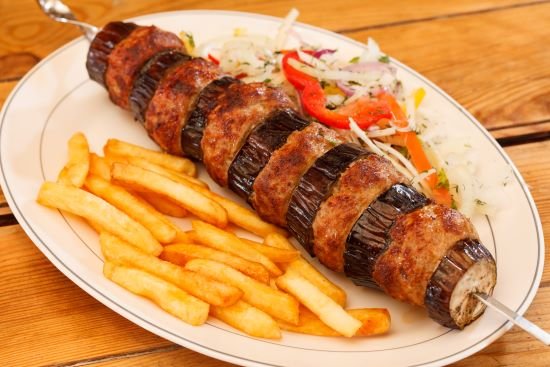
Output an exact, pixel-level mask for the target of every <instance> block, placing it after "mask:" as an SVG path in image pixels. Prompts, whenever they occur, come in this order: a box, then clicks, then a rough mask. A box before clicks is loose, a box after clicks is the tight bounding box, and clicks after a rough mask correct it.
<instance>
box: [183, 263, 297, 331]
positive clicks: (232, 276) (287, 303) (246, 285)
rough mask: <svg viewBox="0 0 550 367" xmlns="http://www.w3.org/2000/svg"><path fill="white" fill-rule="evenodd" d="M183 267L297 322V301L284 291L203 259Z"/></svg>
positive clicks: (291, 321)
mask: <svg viewBox="0 0 550 367" xmlns="http://www.w3.org/2000/svg"><path fill="white" fill-rule="evenodd" d="M185 268H186V269H188V270H191V271H196V272H198V273H201V274H204V275H207V276H210V277H212V278H214V279H217V280H219V281H220V282H224V283H227V284H231V285H232V286H234V287H237V288H239V289H241V290H242V291H243V292H244V295H243V298H242V299H243V301H245V302H248V303H250V304H251V305H252V306H254V307H257V308H259V309H260V310H262V311H264V312H265V313H267V314H269V315H271V316H273V317H275V318H277V319H281V320H284V321H286V322H288V323H291V324H297V323H298V305H299V304H298V301H296V299H295V298H294V297H292V296H290V295H288V294H286V293H283V292H281V291H278V290H276V289H273V288H271V287H270V286H269V285H266V284H264V283H260V282H258V281H257V280H255V279H252V278H251V277H249V276H246V275H244V274H243V273H241V272H240V271H238V270H235V269H233V268H232V267H230V266H228V265H225V264H222V263H219V262H216V261H212V260H205V259H195V260H191V261H189V262H188V263H187V264H186V265H185Z"/></svg>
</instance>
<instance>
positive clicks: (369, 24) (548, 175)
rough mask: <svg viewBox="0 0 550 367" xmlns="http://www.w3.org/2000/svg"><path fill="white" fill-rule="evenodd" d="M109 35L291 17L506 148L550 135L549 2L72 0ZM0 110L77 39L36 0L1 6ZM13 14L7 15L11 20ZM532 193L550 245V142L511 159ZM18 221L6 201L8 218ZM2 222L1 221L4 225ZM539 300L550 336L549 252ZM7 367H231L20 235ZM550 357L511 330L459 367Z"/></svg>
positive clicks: (8, 308)
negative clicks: (383, 56) (405, 76)
mask: <svg viewBox="0 0 550 367" xmlns="http://www.w3.org/2000/svg"><path fill="white" fill-rule="evenodd" d="M66 1H67V3H68V4H70V5H71V7H73V8H74V9H75V13H76V14H77V16H78V17H79V18H81V19H83V20H86V21H89V22H91V23H94V24H97V25H102V24H105V23H106V22H108V21H110V20H115V19H121V18H128V17H132V16H136V15H142V14H147V13H151V12H157V11H166V10H180V9H200V8H203V9H231V10H240V11H248V12H256V13H261V14H268V15H274V16H284V15H285V14H286V13H287V12H288V10H289V9H290V8H291V7H292V6H298V7H299V10H300V11H301V16H300V18H299V19H300V21H302V22H305V23H309V24H313V25H317V26H320V27H323V28H327V29H330V30H334V31H341V32H343V33H344V34H345V35H347V36H351V37H353V38H355V39H357V40H360V41H364V40H365V39H366V37H367V36H372V37H374V38H375V39H377V40H378V41H379V42H380V43H381V45H382V48H383V49H384V50H385V51H386V52H388V53H390V54H391V55H393V56H395V57H396V58H397V59H399V60H401V61H403V62H405V63H407V64H408V65H410V66H411V67H413V68H415V69H417V70H418V71H420V72H421V73H423V74H424V75H426V76H427V77H428V78H430V79H431V80H432V81H434V82H435V83H436V84H438V85H440V86H441V87H443V89H445V90H446V91H447V92H448V93H449V94H450V95H451V96H453V97H454V98H455V99H457V100H458V101H459V102H460V103H462V104H463V105H465V107H466V108H467V109H468V110H470V111H471V112H473V113H474V115H475V116H476V117H478V118H479V119H480V120H481V121H482V122H483V123H484V124H485V126H487V127H489V129H491V130H492V134H493V135H494V136H495V137H497V138H507V137H517V136H523V135H527V134H532V133H536V132H548V131H550V62H549V61H550V53H549V52H550V50H549V48H548V47H547V44H548V40H549V39H550V27H548V26H547V25H548V24H550V2H549V1H547V0H541V1H536V0H534V1H533V0H531V1H530V0H500V1H499V0H481V1H478V0H462V1H447V2H441V1H437V0H416V1H414V2H403V1H400V0H390V1H387V2H380V1H371V0H369V1H361V0H353V1H340V2H335V1H319V0H304V1H301V2H299V4H297V3H296V2H295V1H290V0H273V1H270V2H263V1H236V0H211V1H209V2H203V1H199V0H193V1H190V0H188V1H164V2H162V1H158V0H135V1H130V0H90V1H86V2H79V1H77V0H66ZM0 4H1V6H0V9H1V10H0V20H1V22H0V105H2V104H4V102H5V99H6V98H7V95H8V93H9V91H10V90H11V89H12V88H13V87H14V86H15V84H16V80H17V79H19V78H20V77H21V76H22V75H23V74H24V73H25V72H27V71H28V70H29V69H30V68H31V67H32V66H33V65H35V64H36V63H37V62H38V61H39V60H41V59H42V58H44V57H45V56H46V55H48V54H49V53H51V52H52V51H53V50H55V49H57V48H58V47H59V46H61V45H62V44H64V43H66V42H68V41H69V40H71V39H73V38H75V37H78V36H79V35H80V33H79V32H78V30H77V29H75V28H73V27H71V26H66V25H61V24H57V23H54V22H52V21H50V20H49V19H48V18H46V17H45V16H44V15H43V14H42V13H41V12H40V11H39V9H38V7H37V6H36V5H35V3H34V1H33V0H21V1H11V2H8V1H3V2H0ZM6 14H8V15H6ZM506 151H507V152H508V154H510V156H511V158H512V160H513V161H514V162H515V163H516V165H517V166H518V168H519V169H520V171H521V173H522V174H523V176H524V178H525V180H526V182H527V183H528V185H529V187H530V188H531V192H532V194H533V197H534V200H535V202H536V204H537V207H538V210H539V213H540V215H541V219H542V223H543V230H544V234H545V236H546V238H550V155H549V154H548V152H549V151H550V141H544V142H539V143H533V144H522V145H517V146H512V147H509V148H506ZM6 215H7V216H9V215H10V214H9V208H7V207H6V206H5V198H4V197H3V195H1V193H0V219H2V218H4V217H5V216H6ZM0 223H3V222H1V220H0ZM545 264H546V266H545V270H544V273H543V277H542V283H541V289H540V290H539V292H538V294H537V295H536V297H535V299H534V302H533V304H532V305H531V307H530V308H529V310H528V311H527V313H526V315H527V317H528V318H530V319H531V320H533V321H535V322H536V323H538V324H539V325H540V326H542V327H543V328H545V329H547V330H550V313H549V311H548V310H550V246H547V249H546V263H545ZM0 268H1V269H2V275H3V277H2V280H3V281H2V282H0V310H2V311H1V312H0V330H1V331H0V343H1V345H2V347H1V348H0V365H1V366H30V367H34V366H56V367H60V366H84V365H92V366H101V367H115V366H116V367H125V366H186V367H189V366H205V367H213V366H229V364H225V363H222V362H220V361H217V360H214V359H211V358H209V357H205V356H203V355H200V354H197V353H195V352H192V351H190V350H188V349H185V348H182V347H179V346H176V345H174V344H172V343H170V342H168V341H166V340H163V339H161V338H158V337H156V336H155V335H152V334H150V333H149V332H147V331H145V330H143V329H141V328H139V327H137V326H135V325H134V324H132V323H130V322H129V321H127V320H125V319H124V318H122V317H121V316H119V315H117V314H115V313H114V312H112V311H110V310H109V309H108V308H106V307H105V306H103V305H101V304H100V303H99V302H97V301H96V300H94V299H93V298H92V297H90V296H88V295H87V294H86V293H85V292H83V291H82V290H81V289H80V288H78V287H77V286H76V285H74V284H73V283H72V282H70V281H69V280H68V279H67V278H66V277H64V276H63V275H62V274H61V273H60V272H59V271H58V270H56V269H55V268H54V266H53V265H51V264H50V263H49V261H48V260H47V259H46V258H45V257H44V256H43V255H42V254H41V253H40V251H39V250H38V249H37V248H36V247H35V246H34V245H33V244H32V242H31V241H30V240H29V239H28V237H27V236H26V235H25V234H24V233H23V231H22V230H21V228H20V227H19V226H17V225H11V226H4V227H0ZM549 361H550V348H547V347H543V346H541V345H540V344H539V343H538V342H537V341H535V340H534V339H533V338H532V337H530V336H529V335H527V334H526V333H524V332H523V331H521V330H519V329H517V328H513V329H512V330H511V331H510V332H508V333H506V334H505V335H504V336H502V337H501V338H500V339H499V340H497V341H496V342H495V343H493V344H492V345H490V346H488V347H487V348H485V349H484V350H482V351H480V352H479V353H477V354H476V355H474V356H471V357H469V358H467V359H465V360H463V361H460V362H458V363H456V364H454V365H453V366H455V367H470V366H471V367H474V366H480V365H482V366H499V367H500V366H540V367H542V366H548V364H549Z"/></svg>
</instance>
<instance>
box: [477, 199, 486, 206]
mask: <svg viewBox="0 0 550 367" xmlns="http://www.w3.org/2000/svg"><path fill="white" fill-rule="evenodd" d="M475 202H476V204H477V205H480V206H482V205H487V203H486V202H484V201H482V200H480V199H476V200H475Z"/></svg>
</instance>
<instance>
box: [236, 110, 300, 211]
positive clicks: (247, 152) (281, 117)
mask: <svg viewBox="0 0 550 367" xmlns="http://www.w3.org/2000/svg"><path fill="white" fill-rule="evenodd" d="M308 125H309V121H307V120H305V119H304V118H302V117H301V116H299V115H298V114H297V113H296V112H295V111H293V110H290V109H284V110H277V111H275V112H274V113H272V114H271V115H270V116H268V117H267V118H266V120H265V121H264V122H263V123H262V124H260V125H258V126H256V127H255V128H254V129H253V130H252V132H251V133H250V135H249V136H248V138H247V140H246V142H245V144H244V145H243V146H242V147H241V150H240V151H239V153H238V154H237V156H236V157H235V159H234V160H233V162H232V163H231V166H230V167H229V172H228V184H229V188H230V189H231V190H232V191H233V192H235V193H236V194H238V195H239V196H240V197H242V198H243V199H245V200H248V199H249V197H250V195H251V194H252V186H253V185H254V181H255V179H256V177H257V176H258V174H259V173H260V171H261V170H262V169H263V168H264V167H265V165H266V164H267V162H268V161H269V159H270V158H271V154H272V153H273V152H274V151H275V150H277V149H278V148H280V147H281V146H282V145H283V144H284V143H285V142H286V140H287V138H288V137H289V135H290V134H292V133H293V132H294V131H299V130H302V129H304V128H305V127H306V126H308Z"/></svg>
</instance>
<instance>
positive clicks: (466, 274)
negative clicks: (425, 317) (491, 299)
mask: <svg viewBox="0 0 550 367" xmlns="http://www.w3.org/2000/svg"><path fill="white" fill-rule="evenodd" d="M496 278H497V273H496V264H495V260H494V259H493V256H492V255H491V253H490V252H489V251H488V250H487V249H486V248H485V247H484V246H483V245H481V244H480V243H479V241H478V240H474V239H466V240H462V241H458V242H457V243H456V244H455V245H454V246H453V247H451V248H450V249H449V250H448V252H447V254H446V255H445V256H444V257H443V259H442V260H441V262H440V263H439V265H438V267H437V269H436V270H435V272H434V273H433V274H432V277H431V279H430V282H429V283H428V287H427V288H426V296H425V299H424V303H425V305H426V308H427V309H428V314H429V315H430V317H431V318H432V319H434V320H435V321H437V322H438V323H440V324H441V325H444V326H446V327H449V328H453V329H463V328H464V327H465V326H466V325H468V324H470V323H471V322H473V321H474V320H476V319H477V318H478V317H479V316H481V314H483V312H484V311H485V305H484V304H483V303H481V302H480V301H479V300H478V299H477V298H476V297H475V296H474V293H485V294H488V295H490V294H492V293H493V288H494V287H495V284H496Z"/></svg>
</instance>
